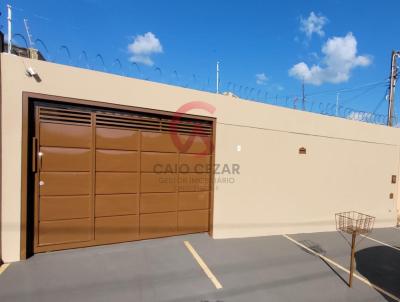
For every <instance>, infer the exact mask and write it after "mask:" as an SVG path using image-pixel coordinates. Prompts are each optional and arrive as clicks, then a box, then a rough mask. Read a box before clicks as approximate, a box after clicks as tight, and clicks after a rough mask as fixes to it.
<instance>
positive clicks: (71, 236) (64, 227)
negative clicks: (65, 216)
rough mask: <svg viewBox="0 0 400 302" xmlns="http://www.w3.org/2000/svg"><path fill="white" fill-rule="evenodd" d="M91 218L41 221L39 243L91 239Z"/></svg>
mask: <svg viewBox="0 0 400 302" xmlns="http://www.w3.org/2000/svg"><path fill="white" fill-rule="evenodd" d="M91 231H92V224H91V221H90V219H72V220H59V221H44V222H40V223H39V245H48V244H60V243H67V242H81V241H89V240H90V239H91Z"/></svg>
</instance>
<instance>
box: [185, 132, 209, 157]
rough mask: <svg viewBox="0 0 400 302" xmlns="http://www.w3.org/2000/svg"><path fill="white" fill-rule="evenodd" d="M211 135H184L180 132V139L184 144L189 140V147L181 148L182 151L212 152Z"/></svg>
mask: <svg viewBox="0 0 400 302" xmlns="http://www.w3.org/2000/svg"><path fill="white" fill-rule="evenodd" d="M211 139H212V138H211V137H210V136H198V135H184V134H179V140H180V141H181V144H182V145H185V144H186V143H187V142H188V141H191V144H188V148H187V149H185V150H184V149H183V148H182V150H181V152H182V153H195V154H210V153H211Z"/></svg>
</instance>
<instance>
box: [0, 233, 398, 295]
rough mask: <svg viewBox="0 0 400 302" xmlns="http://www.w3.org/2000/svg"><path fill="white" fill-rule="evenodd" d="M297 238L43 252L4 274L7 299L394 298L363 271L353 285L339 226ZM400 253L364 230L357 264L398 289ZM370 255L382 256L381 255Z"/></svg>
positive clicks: (0, 285)
mask: <svg viewBox="0 0 400 302" xmlns="http://www.w3.org/2000/svg"><path fill="white" fill-rule="evenodd" d="M371 237H373V238H375V239H377V240H378V241H382V242H383V240H385V242H388V243H390V245H393V246H394V247H395V246H396V245H398V246H400V231H399V230H396V229H384V230H377V231H376V232H375V233H374V234H372V235H371ZM290 238H292V239H293V240H294V241H290V240H288V239H287V238H285V237H284V236H270V237H258V238H246V239H224V240H213V239H211V238H210V237H209V236H208V235H207V234H196V235H188V236H179V237H171V238H164V239H155V240H147V241H141V242H134V243H124V244H117V245H109V246H101V247H94V248H85V249H76V250H69V251H62V252H53V253H47V254H38V255H35V256H34V257H32V258H30V259H29V260H27V261H23V262H18V263H13V264H11V265H10V266H9V267H8V268H7V269H6V270H5V271H4V272H3V273H2V274H1V275H0V301H1V302H9V301H13V302H14V301H18V302H25V301H29V302H36V301H37V302H39V301H40V302H47V301H48V302H50V301H51V302H54V301H57V302H63V301H96V302H98V301H107V302H109V301H115V302H119V301H135V302H136V301H137V302H141V301H149V302H157V301H171V302H172V301H176V302H178V301H181V302H190V301H193V302H201V301H210V302H216V301H221V302H222V301H224V302H228V301H229V302H230V301H232V302H233V301H252V302H253V301H254V302H255V301H296V302H297V301H307V302H310V301H318V302H320V301H352V302H353V301H393V299H391V298H390V297H388V296H385V295H384V294H382V292H379V291H377V290H376V289H374V288H372V287H371V286H368V285H367V284H366V283H365V282H361V281H360V280H358V279H356V280H355V281H354V287H353V288H352V289H350V288H348V286H347V284H346V281H347V278H348V275H347V274H346V272H344V271H343V270H341V269H339V268H338V267H337V266H335V264H338V265H342V266H344V267H348V255H349V248H348V245H347V242H346V240H345V239H344V238H343V237H342V236H340V235H339V234H338V233H336V232H332V233H315V234H299V235H290ZM185 241H187V242H189V243H190V245H191V246H192V247H193V250H194V251H195V253H196V254H197V255H198V256H199V257H200V258H201V259H200V260H199V259H196V256H195V255H193V254H192V253H191V251H190V250H189V249H188V248H187V245H185V244H184V242H185ZM296 242H298V243H300V244H304V245H305V246H308V247H311V250H312V251H315V252H318V253H321V254H323V255H325V256H326V257H328V258H329V259H332V261H333V263H334V264H333V265H332V263H330V262H326V261H323V260H322V259H321V258H320V257H318V256H316V255H315V254H314V253H313V252H310V251H307V250H306V249H304V248H301V247H300V246H298V245H297V244H296ZM371 249H372V250H371ZM382 249H383V250H382ZM388 249H389V250H390V251H389V252H388ZM399 255H400V250H396V249H394V248H392V247H388V246H384V245H382V244H379V243H377V242H375V241H372V240H370V239H367V238H364V239H363V241H362V242H361V243H360V245H359V252H358V254H357V257H358V258H357V268H358V269H359V273H360V274H361V275H364V276H365V277H367V278H368V279H371V281H374V282H375V283H379V285H380V286H381V287H382V288H383V289H385V290H387V291H390V293H393V294H396V295H397V296H399V288H400V280H399V279H398V278H399V272H400V269H399V270H397V271H396V270H395V269H394V268H391V267H390V266H391V265H396V264H393V263H395V262H394V261H395V260H398V258H397V257H398V256H399ZM370 257H374V258H375V259H376V258H377V257H379V263H378V264H377V263H374V261H368V259H370ZM385 258H386V259H385ZM199 261H200V262H199ZM385 261H386V262H385ZM369 262H371V263H374V265H373V266H371V267H370V268H368V263H369ZM375 262H376V261H375ZM399 263H400V262H399ZM360 265H361V266H360ZM395 267H396V268H398V264H397V266H395ZM209 273H211V274H212V276H210V275H207V274H209ZM210 277H211V279H212V278H213V277H215V278H216V279H217V281H218V282H219V283H220V284H221V285H222V288H221V289H217V288H216V286H215V282H214V283H213V282H212V281H213V280H211V279H210ZM372 279H373V280H372ZM396 282H397V283H396Z"/></svg>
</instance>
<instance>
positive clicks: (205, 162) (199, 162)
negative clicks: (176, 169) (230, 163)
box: [179, 154, 211, 173]
mask: <svg viewBox="0 0 400 302" xmlns="http://www.w3.org/2000/svg"><path fill="white" fill-rule="evenodd" d="M210 163H211V162H210V156H209V155H199V154H180V155H179V166H180V167H181V170H180V171H181V172H196V173H200V172H207V173H208V172H210V168H211V167H210Z"/></svg>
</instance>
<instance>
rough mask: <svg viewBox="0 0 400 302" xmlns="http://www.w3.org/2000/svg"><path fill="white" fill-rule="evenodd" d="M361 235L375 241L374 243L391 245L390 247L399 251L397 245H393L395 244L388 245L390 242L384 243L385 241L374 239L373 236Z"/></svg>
mask: <svg viewBox="0 0 400 302" xmlns="http://www.w3.org/2000/svg"><path fill="white" fill-rule="evenodd" d="M361 236H363V237H365V238H367V239H369V240H372V241H375V242H376V243H379V244H382V245H384V246H387V247H391V248H392V249H394V250H396V251H399V252H400V248H398V247H395V246H393V245H390V244H388V243H385V242H382V241H379V240H376V239H374V238H372V237H369V236H366V235H361Z"/></svg>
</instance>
